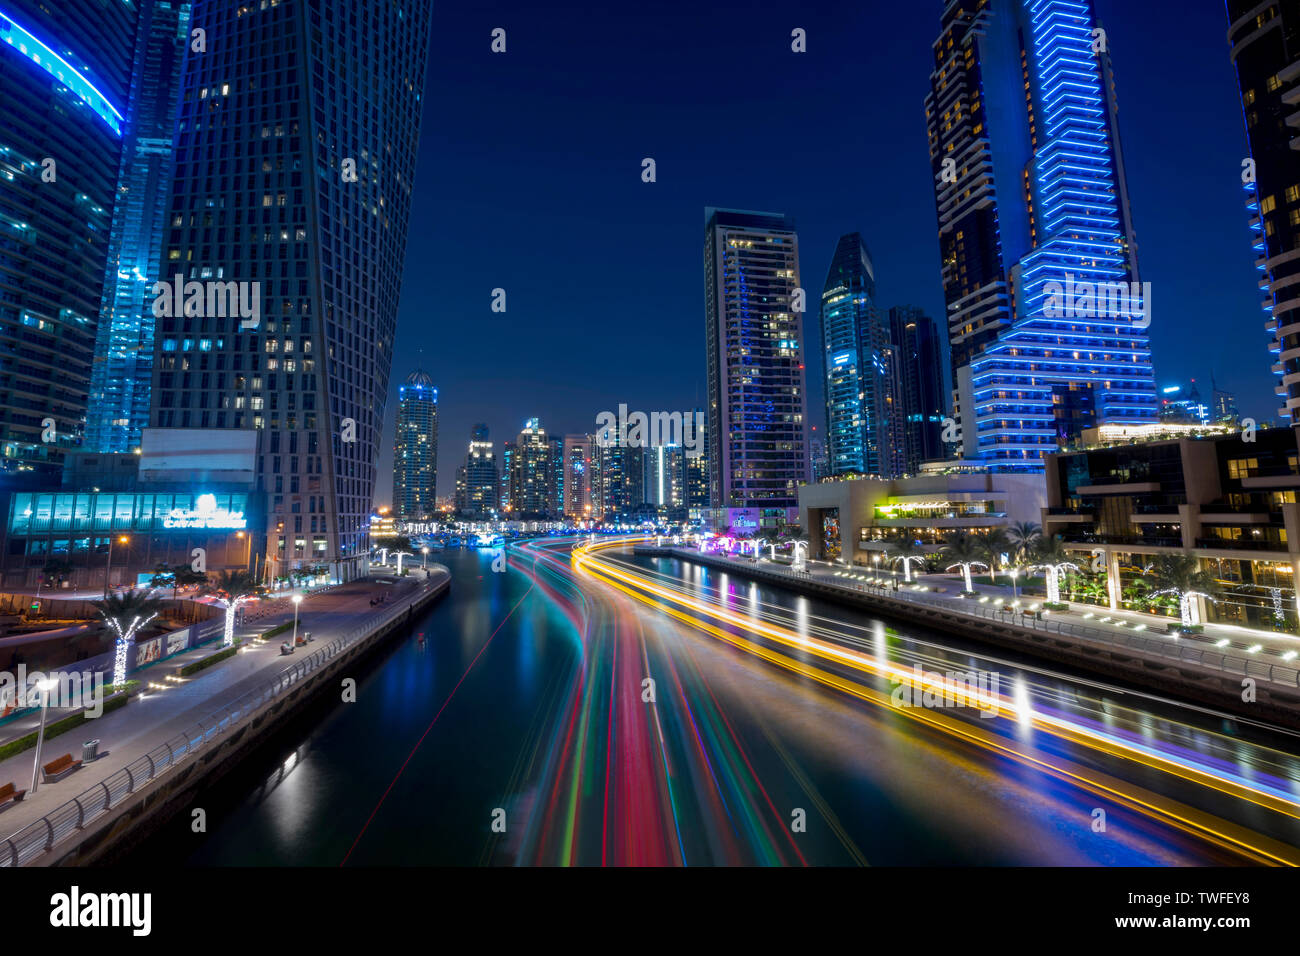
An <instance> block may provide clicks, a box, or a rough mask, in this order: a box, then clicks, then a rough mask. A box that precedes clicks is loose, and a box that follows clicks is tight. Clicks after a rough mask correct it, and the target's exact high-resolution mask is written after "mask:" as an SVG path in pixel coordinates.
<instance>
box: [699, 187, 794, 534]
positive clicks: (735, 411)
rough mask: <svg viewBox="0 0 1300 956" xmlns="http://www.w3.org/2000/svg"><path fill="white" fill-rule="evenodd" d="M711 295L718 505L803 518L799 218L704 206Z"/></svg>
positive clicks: (767, 518)
mask: <svg viewBox="0 0 1300 956" xmlns="http://www.w3.org/2000/svg"><path fill="white" fill-rule="evenodd" d="M704 300H705V342H706V352H707V357H708V390H709V408H708V426H707V427H708V435H709V436H710V438H709V440H710V455H709V469H710V474H709V485H710V493H709V497H710V499H711V504H712V506H713V507H714V508H717V509H754V510H756V511H758V512H759V514H758V515H757V517H758V518H759V520H760V523H761V525H762V526H764V527H776V526H778V525H781V524H783V523H784V522H785V521H786V520H791V521H793V520H797V514H798V498H797V493H796V488H797V487H798V485H799V483H800V482H806V481H807V480H808V448H807V433H806V424H807V417H808V410H807V395H806V389H805V372H804V352H803V329H802V323H801V321H800V313H801V312H802V311H803V310H804V308H805V307H806V305H805V303H806V294H805V292H804V290H803V289H802V287H801V286H800V284H799V244H798V238H797V236H796V234H795V230H794V225H793V223H792V222H791V221H790V220H789V219H787V218H786V217H785V216H783V215H780V214H776V213H764V212H742V211H737V210H729V209H715V208H712V207H710V208H708V209H706V210H705V229H704ZM723 520H724V522H725V523H727V524H730V522H729V521H728V520H726V518H725V516H724V518H723Z"/></svg>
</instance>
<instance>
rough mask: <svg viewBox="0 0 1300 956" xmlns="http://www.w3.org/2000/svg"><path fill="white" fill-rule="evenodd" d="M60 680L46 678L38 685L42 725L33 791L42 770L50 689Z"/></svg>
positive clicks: (34, 770)
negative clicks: (42, 748) (42, 753)
mask: <svg viewBox="0 0 1300 956" xmlns="http://www.w3.org/2000/svg"><path fill="white" fill-rule="evenodd" d="M58 684H59V682H58V681H56V680H53V679H51V678H48V677H47V678H46V679H45V680H43V681H41V682H40V683H39V684H37V685H36V687H37V689H39V690H40V692H41V727H40V730H38V731H36V762H35V763H33V764H32V793H35V792H36V786H37V784H38V783H39V779H38V778H39V776H40V771H41V744H43V743H44V742H45V711H46V710H47V709H48V707H49V703H50V691H51V690H53V689H54V688H55V687H57V686H58Z"/></svg>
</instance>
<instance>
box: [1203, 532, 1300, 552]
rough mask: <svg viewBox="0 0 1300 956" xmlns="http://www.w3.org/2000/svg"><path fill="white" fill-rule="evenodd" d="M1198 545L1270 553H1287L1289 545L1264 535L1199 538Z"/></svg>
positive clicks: (1224, 549)
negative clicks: (1271, 539)
mask: <svg viewBox="0 0 1300 956" xmlns="http://www.w3.org/2000/svg"><path fill="white" fill-rule="evenodd" d="M1196 546H1197V547H1198V548H1203V549H1205V550H1206V551H1264V552H1268V553H1270V554H1286V553H1287V547H1286V545H1285V544H1283V543H1282V542H1280V541H1270V540H1268V539H1267V538H1264V537H1262V536H1261V537H1258V538H1256V537H1253V536H1252V537H1249V538H1246V537H1242V538H1197V539H1196Z"/></svg>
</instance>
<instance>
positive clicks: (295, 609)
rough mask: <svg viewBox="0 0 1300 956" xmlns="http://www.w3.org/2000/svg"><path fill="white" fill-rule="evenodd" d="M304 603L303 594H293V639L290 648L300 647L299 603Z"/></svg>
mask: <svg viewBox="0 0 1300 956" xmlns="http://www.w3.org/2000/svg"><path fill="white" fill-rule="evenodd" d="M301 603H302V595H301V594H295V595H294V596H293V640H292V641H290V642H289V650H291V651H293V650H297V649H298V605H299V604H301Z"/></svg>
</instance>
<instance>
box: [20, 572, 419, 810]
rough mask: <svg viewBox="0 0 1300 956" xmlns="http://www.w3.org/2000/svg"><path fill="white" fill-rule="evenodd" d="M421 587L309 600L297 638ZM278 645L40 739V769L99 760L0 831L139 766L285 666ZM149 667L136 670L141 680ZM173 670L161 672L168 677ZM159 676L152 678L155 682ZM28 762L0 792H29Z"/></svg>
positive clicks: (243, 653)
mask: <svg viewBox="0 0 1300 956" xmlns="http://www.w3.org/2000/svg"><path fill="white" fill-rule="evenodd" d="M424 583H425V582H424V579H423V576H421V577H420V578H418V579H417V578H414V577H412V578H409V579H403V581H401V582H400V583H398V584H383V585H380V584H373V583H370V582H366V581H358V582H351V583H349V584H346V585H341V586H339V587H337V588H334V589H331V590H330V591H328V592H326V593H322V594H314V595H311V596H309V597H307V598H306V599H305V600H304V601H303V603H302V605H301V608H300V609H299V615H300V622H299V628H300V631H299V633H300V634H301V632H302V630H306V629H309V630H311V631H312V633H313V638H314V644H313V648H314V647H317V646H321V641H322V640H324V641H326V642H328V641H331V640H334V639H335V638H338V637H342V636H344V635H345V634H347V633H349V632H351V631H353V630H354V629H355V628H356V627H357V625H358V624H359V623H360V622H361V621H362V620H363V619H364V618H366V617H368V616H370V615H372V614H379V613H384V612H388V611H390V610H392V608H393V606H394V604H395V603H397V602H400V601H401V600H402V599H403V598H405V597H407V596H409V595H411V594H412V593H414V591H415V590H417V589H418V588H419V587H422V586H423V585H424ZM385 590H387V591H390V592H391V593H392V598H391V599H390V601H388V602H386V603H384V604H383V605H381V606H379V607H375V608H372V607H371V606H370V604H369V602H370V600H371V598H372V597H373V596H374V595H376V594H377V593H382V592H383V591H385ZM290 619H292V614H290ZM258 624H259V626H258V627H256V628H255V629H253V630H255V632H256V633H260V632H261V631H262V630H265V629H266V627H267V626H269V625H267V624H266V622H258ZM304 624H306V625H307V626H306V627H304V626H303V625H304ZM279 646H280V642H279V641H277V640H275V639H272V640H270V641H267V642H266V643H264V644H259V643H255V644H248V645H246V646H244V647H243V648H242V649H241V650H240V652H239V653H238V654H236V655H235V656H234V657H233V658H231V659H230V660H228V661H223V662H221V663H219V664H216V665H214V666H213V667H211V668H209V669H207V670H205V671H202V672H201V673H199V674H196V675H194V676H193V677H191V678H185V679H182V681H181V682H179V683H176V684H175V686H173V687H169V688H168V689H167V690H161V691H146V692H145V693H143V694H141V695H139V696H137V697H135V698H134V699H132V701H131V702H130V703H129V704H128V705H127V706H125V707H122V708H120V709H118V710H115V711H113V712H112V713H108V714H105V715H104V716H102V717H100V718H98V719H96V720H94V721H89V722H87V723H86V724H85V725H83V727H80V728H76V729H74V730H71V731H68V732H67V733H65V734H63V735H61V736H59V737H55V738H54V739H52V740H49V741H46V743H45V746H44V748H43V750H42V753H41V763H42V764H47V763H50V762H51V761H53V760H54V759H56V758H57V757H59V756H61V755H63V754H65V753H71V754H72V757H73V759H78V758H80V757H81V749H82V742H83V741H84V740H88V739H91V738H98V739H99V741H100V745H99V750H100V753H101V754H102V756H101V757H100V758H99V759H97V760H95V761H94V762H92V763H89V764H86V765H85V766H83V767H82V768H81V769H80V770H78V771H77V772H75V773H73V774H71V775H69V776H68V777H65V778H64V779H62V780H60V781H58V782H57V783H51V784H46V783H41V784H40V785H39V789H38V791H37V792H36V793H35V794H32V793H28V794H27V796H26V798H25V799H23V800H22V801H21V802H19V803H16V804H9V806H8V808H7V809H5V810H4V811H3V812H0V830H3V831H4V832H7V833H13V832H15V831H17V830H19V829H21V828H22V827H23V826H25V825H27V824H28V823H31V822H33V821H35V820H38V819H39V818H40V817H42V816H43V815H45V814H47V813H49V812H50V811H51V810H54V809H56V808H57V807H59V806H61V805H62V804H64V803H66V802H67V801H69V800H71V799H72V798H73V797H75V796H77V795H78V794H81V793H83V792H85V791H86V790H87V789H89V788H91V787H93V786H94V785H95V784H96V783H98V782H100V781H102V780H105V779H107V778H108V777H110V776H112V775H113V774H115V773H117V772H118V771H120V770H121V769H122V768H124V767H126V766H128V765H129V764H131V763H132V762H134V761H136V760H139V759H140V758H141V757H143V756H144V755H145V754H146V753H148V752H149V751H150V750H152V749H154V748H156V747H157V746H159V744H160V743H161V742H162V741H164V740H166V739H168V738H169V737H173V736H175V735H176V734H179V733H181V732H182V731H185V730H186V729H188V728H190V727H192V726H194V724H195V723H196V722H197V721H199V720H202V719H205V718H206V717H207V716H208V715H209V714H211V713H212V712H213V711H214V710H217V709H219V708H220V707H221V706H222V704H224V703H228V702H233V701H235V700H236V699H237V698H239V697H240V696H241V695H243V694H245V693H247V692H248V691H249V690H250V689H252V688H253V687H255V686H257V685H259V684H260V683H261V682H262V681H264V680H265V679H266V678H267V677H269V676H270V675H272V674H274V673H276V672H277V671H278V670H279V668H281V667H283V666H284V664H285V663H286V661H285V658H284V657H283V656H282V655H281V654H280V651H279ZM219 649H220V647H219V645H216V644H214V645H209V646H208V647H207V648H205V649H202V651H200V652H199V653H198V654H197V655H196V658H195V659H197V657H202V656H206V654H209V653H214V652H215V651H217V650H219ZM181 656H188V652H187V655H178V657H177V658H173V659H170V660H169V661H167V662H166V663H165V664H163V665H160V666H162V667H166V666H167V665H168V664H171V663H172V662H173V661H179V659H180V657H181ZM155 669H156V668H150V669H148V670H146V671H144V672H142V679H144V677H147V676H148V675H149V674H150V671H152V670H155ZM175 669H176V668H174V667H173V668H168V671H169V672H170V671H174V670H175ZM162 673H163V672H161V671H160V672H159V677H161V676H162ZM34 761H35V749H29V750H26V751H24V752H22V753H20V754H17V755H15V756H13V757H10V758H8V759H7V760H4V761H0V786H2V785H4V784H6V783H10V782H12V783H13V784H14V786H15V787H16V788H17V789H20V790H22V789H27V788H30V787H31V783H32V771H33V767H34Z"/></svg>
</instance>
